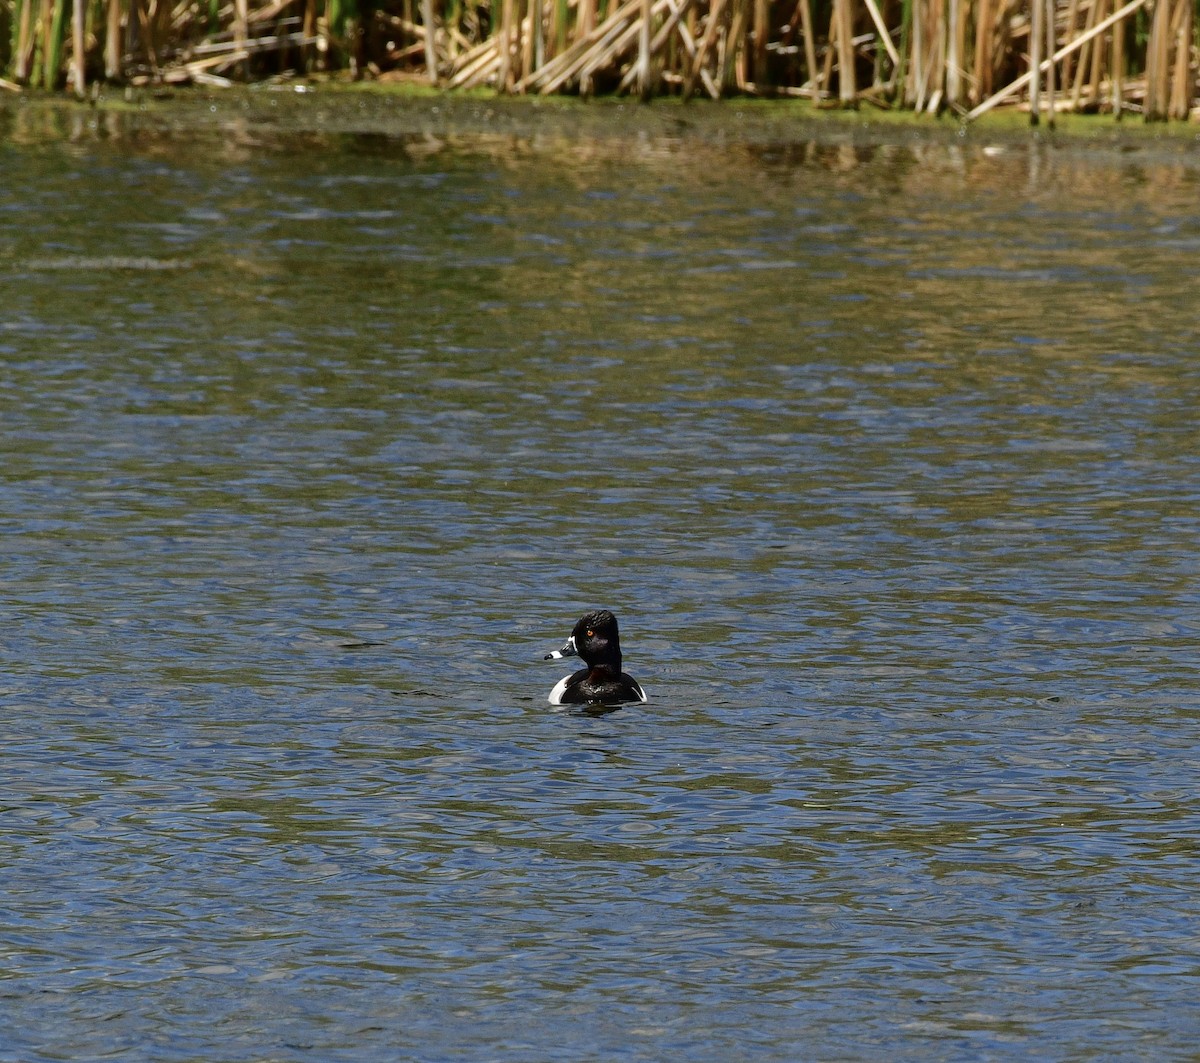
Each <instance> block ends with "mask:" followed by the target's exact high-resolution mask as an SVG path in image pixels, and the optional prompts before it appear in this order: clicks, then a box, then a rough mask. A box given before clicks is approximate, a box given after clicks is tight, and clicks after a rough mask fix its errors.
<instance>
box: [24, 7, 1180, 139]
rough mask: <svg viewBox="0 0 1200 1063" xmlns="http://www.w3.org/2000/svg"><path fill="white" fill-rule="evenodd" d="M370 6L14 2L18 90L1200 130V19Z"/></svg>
mask: <svg viewBox="0 0 1200 1063" xmlns="http://www.w3.org/2000/svg"><path fill="white" fill-rule="evenodd" d="M68 3H69V6H68ZM370 3H371V6H370V7H364V8H363V10H362V12H361V13H360V11H359V9H358V0H0V23H3V19H4V18H5V17H7V19H8V21H7V23H3V30H4V32H5V34H6V40H5V43H6V44H8V48H7V55H8V58H7V66H6V68H5V69H4V70H2V71H0V87H4V88H10V87H11V86H12V85H13V83H16V84H18V85H32V86H38V87H40V88H57V87H59V86H61V85H62V84H63V82H64V78H65V79H66V80H67V81H68V82H69V84H70V86H71V89H72V91H74V92H75V93H77V94H80V95H82V94H84V93H85V91H86V89H87V78H88V74H89V71H91V72H94V75H99V74H100V73H101V72H103V77H104V79H106V80H107V81H109V82H119V81H121V79H122V78H124V77H131V78H133V79H135V80H138V81H143V82H144V81H152V80H156V79H157V80H165V81H167V82H170V83H178V82H182V81H187V80H194V81H202V82H204V83H206V84H228V83H229V79H230V77H232V76H237V77H240V78H253V77H259V76H264V75H266V74H270V73H274V72H276V71H298V72H305V71H307V70H309V69H310V68H312V67H313V66H316V65H321V66H323V67H324V68H326V69H329V70H331V71H333V70H337V69H343V70H344V69H349V71H350V73H351V75H352V76H358V75H359V74H360V73H364V72H368V65H369V71H371V72H376V71H379V70H387V69H396V68H399V69H405V70H407V71H408V72H409V73H410V74H411V75H412V76H419V77H424V78H425V79H426V80H427V81H428V82H429V83H430V84H433V85H438V86H443V87H446V88H450V89H454V88H466V87H471V86H475V85H490V86H492V87H493V88H495V89H497V90H498V91H501V92H538V93H549V92H579V93H581V94H583V95H587V94H590V93H591V92H592V91H594V90H595V89H602V90H604V91H613V90H615V91H617V92H635V93H636V94H637V95H638V96H639V97H641V98H642V99H649V98H651V97H653V96H655V95H658V94H660V93H663V92H668V93H669V92H677V93H679V94H681V95H682V96H683V97H685V98H688V97H690V96H692V95H694V94H695V93H696V92H697V91H702V92H704V93H706V94H707V95H709V96H711V97H713V98H719V97H721V96H726V95H729V94H732V93H737V92H742V93H746V92H750V93H763V94H781V95H792V96H797V95H799V96H809V97H812V98H816V99H828V98H829V97H830V96H831V95H834V94H835V95H834V98H835V99H836V100H837V102H838V103H839V104H840V105H841V106H845V107H853V106H857V105H858V103H859V101H860V100H866V101H870V102H872V103H875V104H877V105H879V106H888V105H889V104H891V103H896V104H898V105H901V106H907V107H912V108H915V109H917V110H919V111H928V112H935V111H938V110H941V109H942V108H944V107H947V106H948V107H951V108H953V109H956V110H958V111H960V112H961V111H963V110H965V109H966V108H968V107H970V108H971V110H970V111H969V112H968V117H969V118H974V117H977V116H978V115H980V114H982V113H986V111H987V110H990V109H991V108H993V107H995V106H998V105H999V104H1000V103H1003V102H1005V101H1019V102H1022V103H1024V102H1027V103H1028V106H1029V114H1030V121H1031V122H1033V123H1036V122H1047V121H1049V122H1053V121H1054V116H1055V114H1056V113H1057V112H1058V111H1060V110H1068V109H1070V110H1094V109H1097V108H1109V107H1111V109H1112V112H1113V113H1114V114H1115V115H1117V116H1120V115H1121V114H1123V113H1125V112H1126V111H1127V110H1128V109H1130V108H1131V107H1133V108H1138V107H1140V108H1141V109H1142V110H1143V111H1144V114H1145V116H1146V118H1147V119H1148V120H1150V121H1155V120H1172V121H1186V120H1188V118H1189V117H1190V115H1191V112H1192V108H1193V104H1194V102H1195V96H1196V84H1195V82H1196V76H1197V74H1196V62H1195V51H1196V41H1195V37H1196V11H1195V6H1196V3H1197V0H1127V2H1125V3H1123V4H1120V0H819V2H818V0H786V2H784V0H775V2H772V0H488V3H486V4H483V3H482V2H481V0H471V2H469V3H464V0H370ZM1114 8H1117V10H1114ZM1141 12H1145V13H1144V14H1141ZM363 15H369V17H370V23H369V25H367V24H363V23H362V22H361V19H362V17H363ZM1135 20H1136V25H1134V24H1135ZM68 24H69V26H70V29H69V33H70V41H69V44H68V39H67V33H68V29H67V27H68ZM1131 27H1133V28H1131ZM368 30H369V32H366V31H368ZM800 35H803V44H802V45H801V42H800V39H799V37H800ZM385 42H386V43H385ZM0 51H2V50H0ZM1018 71H1022V73H1021V75H1020V76H1016V73H1017V72H1018ZM835 72H836V73H835ZM835 77H836V85H835V84H834V82H835ZM998 85H999V86H1002V87H1000V88H999V91H997V86H998Z"/></svg>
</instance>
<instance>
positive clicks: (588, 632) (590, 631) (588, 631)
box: [587, 628, 596, 639]
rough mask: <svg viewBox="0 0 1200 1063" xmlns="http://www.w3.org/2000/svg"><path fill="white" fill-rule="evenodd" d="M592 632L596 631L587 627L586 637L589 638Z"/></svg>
mask: <svg viewBox="0 0 1200 1063" xmlns="http://www.w3.org/2000/svg"><path fill="white" fill-rule="evenodd" d="M594 634H596V632H594V631H593V630H592V629H591V628H588V630H587V637H588V638H589V639H590V638H591V637H592V636H593V635H594Z"/></svg>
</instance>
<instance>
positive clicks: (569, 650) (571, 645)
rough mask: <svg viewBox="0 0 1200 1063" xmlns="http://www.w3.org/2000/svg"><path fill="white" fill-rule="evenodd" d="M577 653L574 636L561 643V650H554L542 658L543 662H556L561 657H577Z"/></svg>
mask: <svg viewBox="0 0 1200 1063" xmlns="http://www.w3.org/2000/svg"><path fill="white" fill-rule="evenodd" d="M578 656H579V651H578V650H577V649H576V648H575V636H574V635H572V636H571V637H570V638H569V639H567V641H566V642H564V643H563V648H562V649H561V650H555V651H554V652H553V653H548V654H546V656H545V657H543V658H542V660H543V661H557V660H560V659H562V658H563V657H578Z"/></svg>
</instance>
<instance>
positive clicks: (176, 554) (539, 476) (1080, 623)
mask: <svg viewBox="0 0 1200 1063" xmlns="http://www.w3.org/2000/svg"><path fill="white" fill-rule="evenodd" d="M655 113H656V115H661V114H662V113H663V111H662V110H661V109H660V110H659V111H657V112H655ZM225 119H226V115H225V114H224V112H221V113H218V114H217V116H216V118H214V119H213V121H214V123H215V124H214V125H213V126H212V127H211V128H209V127H205V126H203V125H200V126H197V127H193V128H189V129H188V130H187V131H186V135H185V134H184V133H181V132H179V131H178V130H173V129H171V128H162V127H159V126H156V125H154V124H153V123H147V122H146V121H145V120H139V119H138V118H137V117H136V116H132V117H128V118H120V119H111V120H110V121H109V122H108V123H107V124H105V123H104V122H95V121H92V120H90V119H88V120H86V121H85V120H83V119H79V118H75V119H72V121H74V122H75V126H74V128H73V129H70V128H68V129H66V130H63V129H60V128H59V127H57V126H55V125H54V124H53V123H54V121H56V120H50V119H47V120H45V122H46V124H42V125H39V124H38V122H39V121H40V120H39V119H38V118H37V116H36V115H34V116H33V117H29V116H28V115H27V116H26V117H25V119H23V121H27V122H28V123H30V124H28V125H20V126H19V127H18V126H14V125H11V124H10V126H9V127H8V133H9V137H10V139H9V142H8V144H7V145H6V146H5V147H4V148H3V151H2V153H0V165H2V166H3V170H4V174H5V180H4V182H3V190H2V191H0V218H3V220H4V225H3V230H2V235H0V299H2V305H3V308H4V309H3V318H2V320H0V372H2V373H3V377H2V380H0V385H2V386H0V415H2V417H3V424H4V427H5V432H4V437H3V438H4V461H3V464H2V467H0V484H2V487H0V504H2V505H0V519H2V521H3V532H4V543H5V563H4V566H3V573H4V605H5V617H6V622H5V625H4V632H3V644H4V655H5V660H6V662H7V663H6V669H5V675H4V679H3V683H2V686H0V691H2V705H3V711H2V713H0V778H2V779H3V793H4V816H3V820H2V822H0V868H2V870H0V882H2V883H3V890H2V894H0V897H2V900H0V906H2V913H0V971H2V972H3V978H2V980H0V1001H2V1006H0V1016H2V1017H0V1035H2V1036H0V1059H2V1060H21V1061H23V1063H25V1061H40V1060H54V1059H63V1058H72V1059H100V1058H117V1057H119V1058H123V1059H155V1060H170V1061H175V1060H179V1061H183V1060H199V1059H203V1060H206V1061H223V1060H281V1061H292V1060H305V1061H307V1060H322V1061H326V1060H328V1061H336V1060H347V1061H349V1060H353V1061H356V1063H359V1061H373V1060H380V1061H382V1060H394V1059H400V1058H411V1059H421V1060H466V1059H488V1060H503V1061H507V1060H513V1061H516V1060H530V1059H547V1060H557V1059H572V1060H578V1059H597V1060H599V1059H605V1060H608V1059H622V1060H660V1059H664V1058H675V1057H677V1058H687V1059H695V1060H727V1059H731V1058H738V1059H753V1060H794V1059H798V1058H805V1059H874V1058H880V1057H882V1056H884V1055H887V1056H889V1057H893V1058H898V1059H912V1060H929V1059H964V1060H965V1059H971V1060H974V1059H981V1058H989V1059H1024V1058H1029V1057H1030V1056H1034V1057H1040V1058H1055V1059H1092V1058H1094V1059H1106V1060H1107V1059H1115V1058H1155V1059H1165V1058H1177V1059H1183V1058H1188V1059H1190V1058H1194V1052H1195V1047H1194V1046H1195V1044H1196V1039H1197V1035H1198V1034H1200V1013H1198V1008H1197V1005H1196V1003H1195V1001H1196V999H1197V994H1198V991H1200V946H1198V939H1197V916H1198V915H1200V901H1198V900H1197V897H1198V896H1200V893H1198V887H1200V875H1198V873H1197V872H1198V869H1200V863H1198V853H1197V850H1198V846H1200V817H1198V816H1197V810H1196V797H1195V794H1196V788H1197V777H1198V768H1200V755H1198V754H1197V752H1196V749H1197V741H1196V739H1197V720H1198V719H1200V696H1198V695H1197V692H1196V667H1195V645H1196V639H1197V633H1198V630H1200V623H1198V621H1197V619H1196V617H1197V604H1198V599H1200V593H1198V590H1200V584H1198V582H1197V575H1196V574H1197V572H1198V571H1200V546H1198V542H1200V534H1198V533H1200V506H1198V503H1200V458H1198V455H1200V447H1198V446H1197V444H1198V443H1200V433H1198V430H1197V428H1196V422H1195V410H1196V409H1197V407H1198V405H1200V369H1198V368H1197V363H1196V360H1195V357H1194V356H1195V352H1196V350H1197V347H1198V339H1200V335H1198V319H1197V303H1196V300H1195V294H1194V292H1195V283H1196V269H1195V261H1194V260H1195V254H1196V251H1197V248H1198V246H1200V211H1198V209H1197V207H1196V195H1195V193H1196V189H1197V187H1198V185H1200V168H1198V167H1197V165H1196V163H1195V162H1194V160H1192V159H1190V158H1189V157H1188V156H1187V155H1186V154H1171V153H1163V152H1161V151H1158V150H1157V149H1155V148H1153V146H1152V145H1150V144H1149V142H1148V143H1147V145H1146V146H1145V147H1144V148H1142V149H1140V150H1137V151H1133V152H1125V153H1116V152H1108V151H1105V150H1101V149H1095V150H1092V149H1089V148H1088V147H1087V146H1076V147H1069V146H1068V147H1066V148H1054V147H1051V146H1049V145H1047V144H1045V143H1041V142H1033V143H1027V142H1025V141H1023V140H1019V141H1014V142H1009V143H1003V142H1000V143H995V144H993V143H989V142H987V141H986V140H983V139H976V138H972V139H971V140H968V141H966V142H963V143H955V142H941V141H934V142H923V141H921V140H917V139H915V138H914V139H912V140H910V141H908V142H893V143H889V142H887V140H886V139H885V138H881V139H880V140H879V142H878V143H874V142H871V140H870V138H869V137H868V138H867V139H866V142H863V138H862V137H861V136H858V137H857V138H856V139H854V140H853V142H851V140H848V139H847V138H845V137H841V138H840V139H839V135H838V134H837V133H836V132H835V133H826V134H822V135H816V134H811V133H810V134H804V135H799V134H798V135H796V136H795V137H794V138H793V139H792V140H789V141H775V140H771V139H770V138H768V139H766V140H762V141H755V140H754V139H753V138H742V139H739V138H738V137H732V136H731V137H726V138H724V139H722V138H715V137H712V136H695V135H689V134H688V132H687V131H686V130H685V131H676V132H674V133H672V132H670V131H669V130H666V131H657V132H652V133H650V134H643V135H640V136H636V137H624V138H622V137H619V136H618V137H612V136H607V137H606V136H603V135H598V136H593V135H588V136H583V137H568V138H565V139H564V138H562V137H559V136H558V135H553V136H551V135H546V134H543V133H539V132H538V130H537V129H536V128H535V129H533V130H526V131H525V132H520V131H518V132H513V131H511V130H505V131H503V132H500V133H496V132H491V133H489V132H487V131H486V129H467V130H465V131H464V130H455V129H449V130H443V131H441V132H440V133H439V134H438V135H436V136H435V135H432V134H429V133H428V131H424V132H416V133H412V132H403V133H402V132H397V133H395V134H394V135H388V134H387V133H386V132H380V131H379V130H376V129H370V130H367V131H365V132H364V131H361V130H360V131H359V132H357V133H356V132H355V131H354V130H353V129H351V130H343V131H340V132H339V131H334V132H329V131H322V130H321V129H317V131H315V132H314V131H313V130H307V131H305V130H295V129H291V128H277V127H275V126H272V125H271V124H270V123H267V122H263V121H258V120H254V119H253V118H252V119H251V120H249V121H248V123H247V124H239V122H241V121H242V119H239V120H238V122H234V121H232V120H230V121H228V122H226V121H225ZM658 120H659V119H658V118H655V121H658ZM89 123H90V124H89ZM223 123H224V124H223ZM484 124H486V123H484ZM667 124H668V125H669V122H668V123H667ZM806 136H808V137H810V139H805V137H806ZM595 605H606V606H609V607H611V608H613V609H614V610H615V611H616V612H617V613H618V615H619V616H620V618H621V621H622V634H623V641H624V643H625V650H626V667H627V670H629V671H630V672H632V673H633V674H634V675H635V676H636V677H637V678H638V679H639V680H641V681H642V683H643V684H644V686H645V687H646V689H647V691H648V692H649V694H650V703H649V704H648V705H646V706H634V707H628V708H625V709H622V710H620V711H618V712H615V713H613V714H611V715H607V716H603V717H599V718H596V717H587V716H579V715H569V714H562V713H554V712H551V711H549V707H548V706H547V705H546V704H545V696H546V693H547V692H548V691H549V689H550V687H551V686H552V685H553V684H554V682H555V681H556V680H557V679H558V678H560V676H561V675H562V674H564V668H563V666H562V664H561V663H559V662H556V663H544V662H543V661H542V656H543V654H544V653H545V652H546V651H548V650H549V649H552V648H556V647H557V646H559V645H561V642H562V640H563V638H564V637H565V636H566V634H567V633H568V632H569V630H570V628H571V626H572V625H573V623H574V621H575V620H576V619H577V617H578V616H579V615H580V614H581V613H582V612H583V611H584V610H585V609H586V608H588V607H591V606H595ZM568 663H569V662H568Z"/></svg>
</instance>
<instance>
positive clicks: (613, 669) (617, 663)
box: [591, 656, 621, 679]
mask: <svg viewBox="0 0 1200 1063" xmlns="http://www.w3.org/2000/svg"><path fill="white" fill-rule="evenodd" d="M591 674H592V675H593V676H594V677H603V678H605V679H616V678H617V677H618V676H620V674H621V658H620V656H618V657H617V659H616V660H612V659H611V658H610V659H609V660H607V661H597V662H596V663H595V664H593V665H592V667H591Z"/></svg>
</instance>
